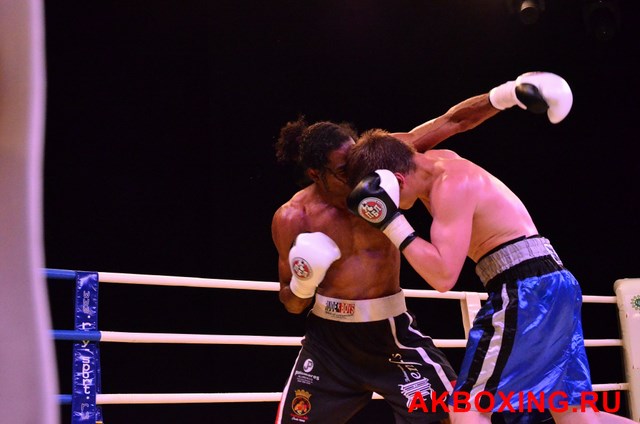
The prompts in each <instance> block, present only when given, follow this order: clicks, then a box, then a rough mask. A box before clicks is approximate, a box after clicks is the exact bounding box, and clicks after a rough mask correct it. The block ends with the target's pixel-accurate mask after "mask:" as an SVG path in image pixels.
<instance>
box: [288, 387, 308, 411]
mask: <svg viewBox="0 0 640 424" xmlns="http://www.w3.org/2000/svg"><path fill="white" fill-rule="evenodd" d="M295 392H296V397H295V398H293V402H291V409H292V410H293V413H294V414H295V415H296V416H298V417H303V416H305V415H307V414H308V413H309V411H311V401H310V400H309V398H310V397H311V393H309V392H307V391H306V390H296V391H295Z"/></svg>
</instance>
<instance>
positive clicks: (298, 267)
mask: <svg viewBox="0 0 640 424" xmlns="http://www.w3.org/2000/svg"><path fill="white" fill-rule="evenodd" d="M340 256H341V253H340V249H339V248H338V245H336V243H335V242H334V241H333V240H331V238H329V236H327V235H326V234H324V233H320V232H316V233H302V234H299V235H298V237H296V239H295V241H294V243H293V247H291V250H290V251H289V266H290V267H291V273H292V274H293V275H292V277H291V283H290V284H289V288H290V289H291V291H292V292H293V294H295V295H296V296H298V297H299V298H302V299H306V298H309V297H312V296H313V295H315V293H316V287H318V286H319V285H320V283H321V282H322V280H323V279H324V276H325V275H326V273H327V269H329V266H331V264H332V263H333V262H335V261H336V260H338V259H340Z"/></svg>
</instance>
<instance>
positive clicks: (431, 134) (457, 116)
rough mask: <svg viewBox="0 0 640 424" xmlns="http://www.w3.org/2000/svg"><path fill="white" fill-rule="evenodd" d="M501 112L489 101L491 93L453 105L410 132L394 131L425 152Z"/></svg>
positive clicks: (400, 137)
mask: <svg viewBox="0 0 640 424" xmlns="http://www.w3.org/2000/svg"><path fill="white" fill-rule="evenodd" d="M498 112H500V110H499V109H496V108H494V107H493V106H492V105H491V102H489V93H485V94H480V95H477V96H474V97H471V98H469V99H466V100H464V101H462V102H460V103H458V104H457V105H455V106H453V107H451V108H450V109H449V110H448V111H447V112H446V113H445V114H444V115H441V116H438V117H437V118H433V119H431V120H429V121H427V122H425V123H423V124H420V125H418V126H417V127H415V128H414V129H412V130H411V131H409V132H399V133H392V134H391V135H393V136H394V137H396V138H399V139H400V140H402V141H405V142H408V143H410V144H413V146H414V147H415V148H416V150H417V151H419V152H425V151H427V150H429V149H431V148H433V147H435V146H436V145H438V144H439V143H440V142H442V141H444V140H446V139H447V138H449V137H451V136H452V135H455V134H458V133H461V132H464V131H468V130H470V129H472V128H475V127H476V126H478V125H480V124H481V123H483V122H484V121H486V120H487V119H489V118H491V117H492V116H494V115H496V114H497V113H498Z"/></svg>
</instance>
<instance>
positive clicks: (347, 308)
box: [311, 291, 407, 322]
mask: <svg viewBox="0 0 640 424" xmlns="http://www.w3.org/2000/svg"><path fill="white" fill-rule="evenodd" d="M406 311H407V304H406V302H405V299H404V292H402V291H400V292H398V293H396V294H393V295H391V296H386V297H379V298H377V299H364V300H345V299H336V298H333V297H326V296H322V295H320V294H317V293H316V302H315V304H314V305H313V309H311V312H313V314H314V315H317V316H319V317H320V318H324V319H330V320H333V321H342V322H371V321H380V320H383V319H388V318H391V317H395V316H397V315H400V314H402V313H404V312H406Z"/></svg>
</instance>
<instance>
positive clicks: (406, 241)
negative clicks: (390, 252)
mask: <svg viewBox="0 0 640 424" xmlns="http://www.w3.org/2000/svg"><path fill="white" fill-rule="evenodd" d="M416 238H418V236H417V235H416V233H411V234H409V235H408V236H407V238H406V239H404V240H402V243H400V246H398V249H400V251H401V252H402V251H403V250H404V249H405V247H407V246H409V243H411V242H412V241H414V240H415V239H416Z"/></svg>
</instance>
